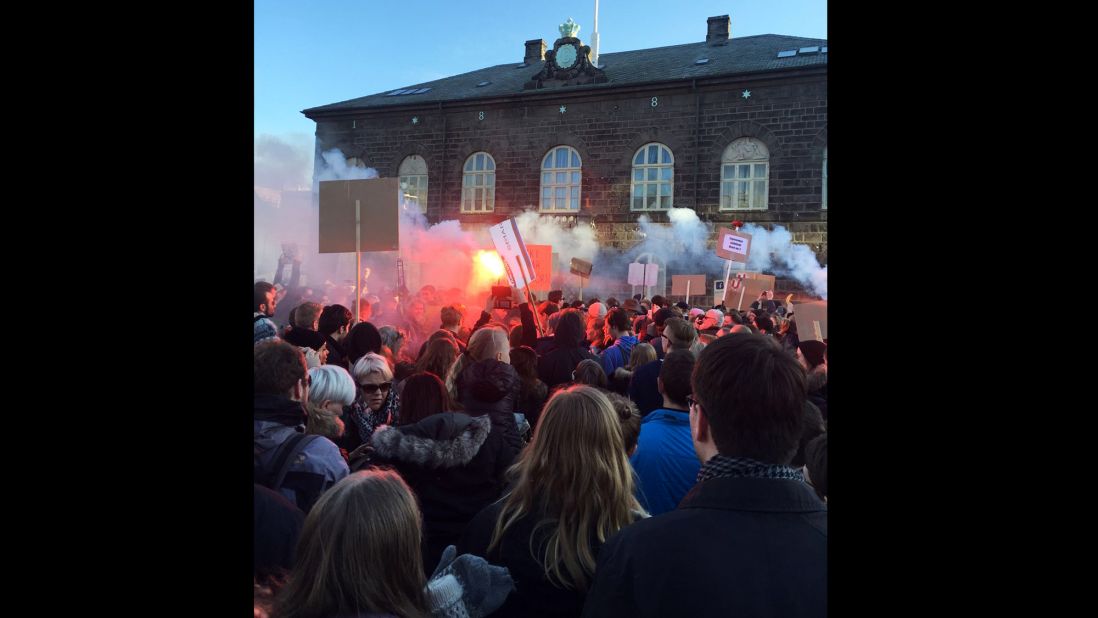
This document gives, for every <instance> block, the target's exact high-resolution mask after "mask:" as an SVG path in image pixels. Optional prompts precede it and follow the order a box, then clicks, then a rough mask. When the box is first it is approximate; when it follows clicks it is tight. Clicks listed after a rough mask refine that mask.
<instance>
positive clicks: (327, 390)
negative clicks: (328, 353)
mask: <svg viewBox="0 0 1098 618" xmlns="http://www.w3.org/2000/svg"><path fill="white" fill-rule="evenodd" d="M309 378H310V381H311V383H310V384H309V401H310V402H311V403H314V404H316V405H320V404H322V403H324V400H325V399H327V400H329V401H334V402H336V403H340V404H343V405H345V406H349V405H351V404H352V403H354V400H355V381H354V380H352V379H351V374H349V373H347V370H346V369H344V368H343V367H340V366H339V365H321V366H319V367H313V368H312V369H310V370H309Z"/></svg>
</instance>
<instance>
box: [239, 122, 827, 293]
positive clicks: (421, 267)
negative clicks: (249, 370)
mask: <svg viewBox="0 0 1098 618" xmlns="http://www.w3.org/2000/svg"><path fill="white" fill-rule="evenodd" d="M306 148H308V145H307V144H302V143H301V141H297V142H290V141H283V140H279V139H277V138H273V137H269V136H262V137H261V138H259V139H257V140H256V145H255V162H256V171H255V199H254V209H255V210H254V216H255V251H254V256H255V260H254V268H253V271H254V272H253V274H254V277H255V279H256V280H259V279H263V280H267V281H273V280H274V278H275V277H276V271H277V269H278V261H279V256H280V255H281V254H282V253H283V252H284V251H285V250H286V249H287V248H290V249H292V247H293V246H294V245H296V247H297V254H298V256H299V257H300V260H301V274H302V281H301V282H300V283H301V284H302V285H308V286H313V287H315V288H317V297H318V298H320V296H321V295H323V296H324V297H326V298H327V300H328V302H342V303H346V302H350V301H349V299H351V298H353V295H354V292H353V290H354V285H355V282H354V273H355V256H354V254H353V253H352V254H320V253H318V238H317V235H318V223H317V213H318V204H317V202H318V198H317V196H318V195H319V182H320V181H324V180H353V179H369V178H377V177H378V176H379V174H378V172H377V170H376V169H373V168H370V167H361V166H358V165H348V163H347V159H346V158H345V157H344V154H343V153H342V152H340V151H339V150H329V151H325V152H321V153H318V154H317V156H316V160H315V168H316V172H315V174H312V178H309V176H308V174H307V173H306V172H305V169H306V168H307V165H306V163H307V162H308V160H309V159H311V158H313V156H312V154H311V149H309V150H306ZM305 187H310V189H305ZM668 218H669V220H670V223H669V224H664V223H656V222H653V221H652V220H651V219H650V217H649V216H647V215H645V214H641V215H639V216H638V218H637V221H636V227H635V229H634V235H635V238H634V239H633V240H635V241H636V242H635V244H633V245H632V246H631V247H629V248H627V249H624V250H618V249H615V248H613V247H612V246H610V245H609V243H605V242H604V243H602V244H601V245H600V241H599V237H598V234H597V233H596V229H595V227H594V226H593V225H590V224H586V223H578V224H577V223H575V222H574V221H572V222H569V221H565V220H564V218H563V217H560V216H554V215H544V214H540V213H538V212H537V211H536V207H535V206H532V205H531V206H528V207H527V209H526V211H525V212H523V213H521V214H518V215H516V216H515V220H516V224H517V225H518V228H519V231H520V232H521V233H522V236H523V239H524V240H525V241H526V243H527V244H540V245H551V246H552V247H553V253H554V254H555V256H556V258H557V259H556V262H555V264H554V273H553V277H552V282H553V288H554V289H556V288H563V289H565V290H566V294H569V292H573V291H574V290H575V289H576V288H578V286H579V284H580V281H579V280H578V278H577V277H576V276H574V275H570V274H569V273H568V263H569V261H570V260H571V259H572V258H579V259H582V260H585V261H588V262H592V263H593V264H594V268H593V273H592V278H591V279H590V280H589V281H587V282H585V283H584V288H585V293H586V290H591V291H592V292H594V293H599V294H602V295H603V297H604V298H605V295H606V294H607V292H606V290H608V289H621V288H627V287H628V286H626V285H625V282H626V278H627V273H628V268H629V263H631V262H634V261H638V260H639V261H646V262H655V263H658V264H659V266H660V269H661V271H662V272H661V274H660V282H661V284H666V286H667V287H666V290H667V292H669V291H670V283H671V281H670V277H668V276H667V272H668V271H670V272H671V273H674V274H707V275H709V276H710V277H713V278H719V277H720V276H722V275H723V273H724V270H725V266H726V262H725V260H723V259H721V258H719V257H718V256H717V255H716V254H715V253H714V251H713V249H712V248H711V245H710V243H711V241H712V240H713V238H714V236H715V234H716V228H717V225H714V224H712V223H707V222H705V221H702V220H701V219H699V218H698V215H697V213H696V212H694V210H692V209H690V208H673V209H671V210H670V211H669V212H668ZM724 225H727V224H724ZM742 231H744V232H746V233H749V234H751V235H752V247H751V255H750V258H749V262H748V264H747V269H748V270H753V271H761V272H766V273H770V274H774V275H776V276H779V277H788V278H791V279H794V280H796V281H797V282H799V283H800V284H801V285H802V286H804V287H805V288H806V289H807V290H808V291H809V292H811V293H814V294H818V295H819V296H820V297H822V298H824V299H826V298H827V267H826V266H825V267H821V266H820V264H819V262H818V261H817V259H816V256H815V254H813V252H812V250H811V249H810V248H809V247H808V246H806V245H803V244H795V243H793V235H792V233H791V232H790V231H789V230H787V229H786V228H785V227H783V226H780V225H775V226H773V229H767V228H766V227H762V226H759V225H757V224H754V223H748V224H747V225H746V226H745V227H744V228H743V230H742ZM625 244H629V243H625ZM492 249H493V244H492V241H491V239H490V237H489V235H488V233H487V230H471V229H465V228H463V227H462V225H461V223H460V222H458V221H455V220H448V221H441V222H439V223H436V224H433V225H432V224H430V223H428V221H427V220H426V218H425V217H424V215H423V214H422V213H421V211H420V209H419V207H418V206H417V205H416V204H415V203H414V201H402V202H401V204H400V250H399V251H390V252H373V253H364V254H363V266H364V268H365V269H368V272H369V277H368V278H366V279H365V282H364V285H365V288H366V289H365V290H364V291H365V292H366V293H367V294H369V293H379V292H381V291H382V289H383V288H395V287H396V283H397V279H398V272H397V258H400V259H401V261H402V262H403V270H404V273H403V274H404V280H405V282H406V285H407V287H408V288H410V289H411V291H412V292H415V291H416V290H417V289H418V286H421V285H427V284H430V285H433V286H434V287H435V288H436V289H437V290H438V291H439V292H440V293H441V292H443V291H444V290H448V291H450V292H451V296H453V297H457V296H458V295H460V296H461V297H463V298H466V299H468V300H467V302H468V303H469V304H470V305H479V304H480V303H481V302H483V298H484V295H485V293H486V292H487V291H488V288H489V287H490V286H491V285H493V284H496V283H497V282H500V281H499V279H498V278H497V277H496V276H495V275H496V274H498V273H492V272H491V269H490V268H486V267H484V266H482V264H481V263H482V262H483V260H482V259H481V258H480V257H479V254H480V253H482V252H484V251H491V250H492ZM289 271H290V268H289V267H288V266H286V267H284V272H283V275H282V279H281V282H282V283H283V284H288V282H289V279H288V278H289V276H290V272H289ZM502 283H503V284H506V279H505V278H504V279H503V280H502ZM637 289H638V290H641V289H640V288H637ZM665 293H666V292H665ZM585 295H587V296H589V294H585Z"/></svg>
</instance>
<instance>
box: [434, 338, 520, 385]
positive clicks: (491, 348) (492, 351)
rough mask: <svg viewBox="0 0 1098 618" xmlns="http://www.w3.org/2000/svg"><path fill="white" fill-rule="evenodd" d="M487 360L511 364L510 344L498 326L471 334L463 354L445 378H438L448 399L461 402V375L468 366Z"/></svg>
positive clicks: (451, 366)
mask: <svg viewBox="0 0 1098 618" xmlns="http://www.w3.org/2000/svg"><path fill="white" fill-rule="evenodd" d="M489 358H491V359H495V360H498V361H500V362H502V363H510V362H511V343H510V341H509V340H508V338H507V331H506V330H505V329H504V328H503V327H502V326H499V325H498V324H488V325H487V326H484V327H482V328H480V329H478V330H477V331H476V332H475V333H473V335H472V336H471V337H469V344H468V346H467V347H466V349H465V353H464V354H462V355H461V356H459V357H458V359H457V361H455V362H454V364H453V365H450V372H449V373H448V374H447V375H445V376H439V377H440V378H443V380H444V381H445V382H446V389H447V390H448V391H450V399H452V400H453V401H455V402H457V403H460V402H461V400H462V397H461V393H460V392H458V389H459V384H460V382H461V374H462V373H463V372H464V371H465V369H466V368H468V367H469V366H471V365H473V364H476V363H477V362H479V361H482V360H485V359H489Z"/></svg>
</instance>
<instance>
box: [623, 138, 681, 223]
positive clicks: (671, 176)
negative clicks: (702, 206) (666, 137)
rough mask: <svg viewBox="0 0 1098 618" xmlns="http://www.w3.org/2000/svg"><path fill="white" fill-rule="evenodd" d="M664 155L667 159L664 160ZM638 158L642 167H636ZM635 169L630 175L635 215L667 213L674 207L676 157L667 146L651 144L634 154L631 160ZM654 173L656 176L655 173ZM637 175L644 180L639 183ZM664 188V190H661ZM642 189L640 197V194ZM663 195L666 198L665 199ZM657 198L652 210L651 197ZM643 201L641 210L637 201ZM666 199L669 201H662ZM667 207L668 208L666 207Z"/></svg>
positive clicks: (630, 200)
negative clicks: (653, 151)
mask: <svg viewBox="0 0 1098 618" xmlns="http://www.w3.org/2000/svg"><path fill="white" fill-rule="evenodd" d="M650 147H655V148H656V150H655V153H656V157H655V158H656V161H655V162H652V156H651V151H649V148H650ZM664 154H666V155H667V156H666V157H664ZM637 157H642V158H641V161H642V162H641V163H637ZM630 161H631V162H632V163H633V168H632V169H631V170H630V171H629V210H631V211H633V212H653V211H668V210H670V209H671V208H674V206H675V153H673V152H671V149H670V148H669V147H668V146H667V145H666V144H661V143H659V142H648V143H647V144H645V145H643V146H641V147H640V148H638V149H637V151H636V152H634V153H633V158H632V159H630ZM653 171H654V172H655V173H654V174H653V173H652V172H653ZM638 172H639V174H640V176H641V179H639V180H638V179H637V175H638ZM661 187H662V188H661ZM638 189H640V195H639V196H638V194H637V190H638ZM663 191H666V192H667V194H666V195H664V194H663ZM653 196H654V197H655V198H656V200H655V206H652V207H649V206H648V204H649V199H648V198H650V197H653ZM638 197H640V198H641V205H640V207H639V208H638V207H637V203H636V200H637V198H638ZM664 197H666V198H667V199H666V201H665V200H664V199H663V198H664ZM664 204H666V206H665V205H664Z"/></svg>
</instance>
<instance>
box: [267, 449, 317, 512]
mask: <svg viewBox="0 0 1098 618" xmlns="http://www.w3.org/2000/svg"><path fill="white" fill-rule="evenodd" d="M318 437H320V436H316V435H313V434H308V435H306V434H303V433H297V432H294V434H293V435H292V436H291V437H290V438H289V439H288V440H286V441H285V442H283V443H282V444H279V445H277V446H275V447H274V448H273V450H274V451H275V453H274V455H272V456H271V457H270V458H269V459H267V461H268V462H269V463H268V464H267V465H266V466H264V465H263V463H262V459H263V457H262V456H263V455H265V454H266V453H267V451H266V450H263V449H261V448H260V447H259V445H253V446H254V452H253V460H252V476H253V478H254V480H255V482H256V483H259V484H260V485H263V486H265V487H268V488H270V489H272V490H274V491H276V492H278V491H281V490H282V488H283V487H285V488H286V489H290V490H292V491H293V492H294V494H295V496H296V497H297V506H298V508H300V509H301V510H302V511H305V512H306V513H308V512H309V509H310V508H311V507H312V506H313V503H314V502H316V499H317V498H318V497H320V493H321V491H323V489H324V477H323V476H321V475H319V474H313V473H309V472H290V466H291V465H292V464H293V462H294V460H295V459H297V457H298V455H300V454H301V453H302V452H303V451H304V450H305V447H306V446H308V445H309V443H310V442H312V441H313V440H315V439H317V438H318Z"/></svg>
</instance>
